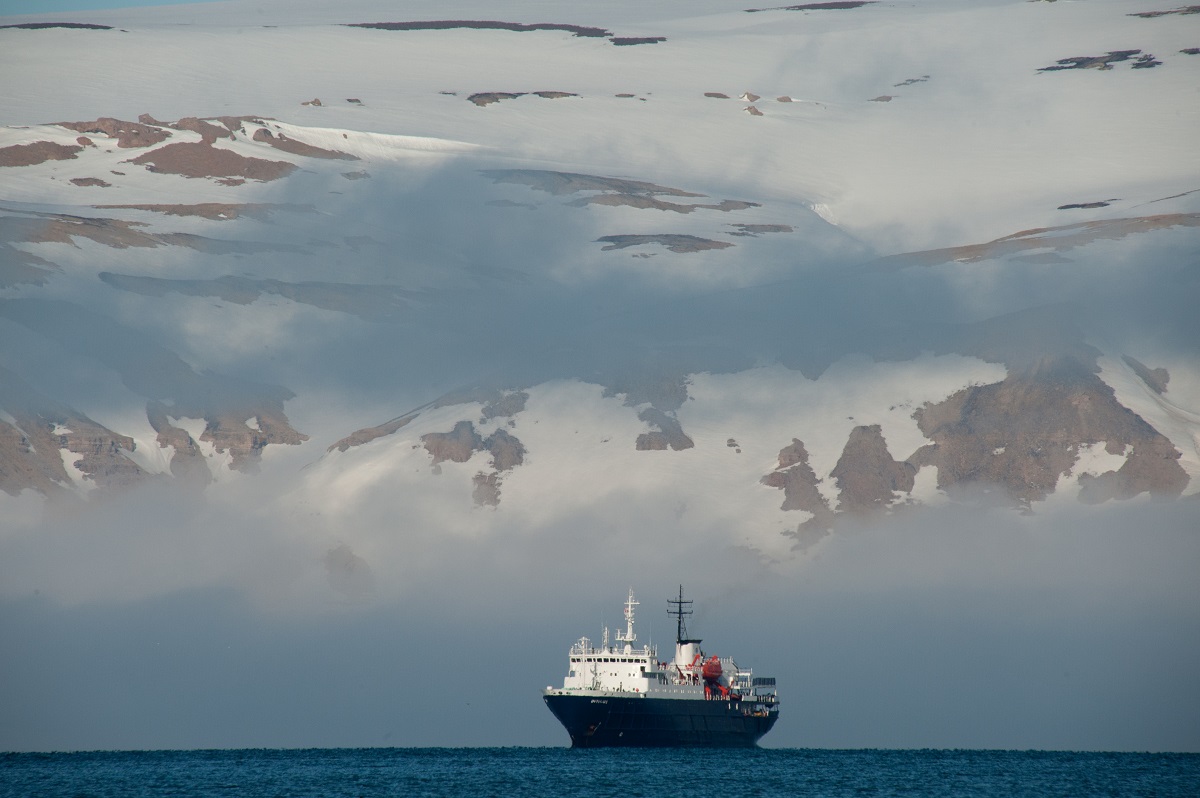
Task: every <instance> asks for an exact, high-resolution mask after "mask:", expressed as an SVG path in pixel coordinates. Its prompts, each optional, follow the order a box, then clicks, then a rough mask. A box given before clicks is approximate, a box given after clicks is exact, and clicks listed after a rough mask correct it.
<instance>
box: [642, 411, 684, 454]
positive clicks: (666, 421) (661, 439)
mask: <svg viewBox="0 0 1200 798" xmlns="http://www.w3.org/2000/svg"><path fill="white" fill-rule="evenodd" d="M638 418H639V419H641V420H642V421H644V422H646V423H647V424H649V425H650V426H652V427H657V428H658V429H657V430H654V431H651V432H643V433H642V434H641V435H638V437H637V443H636V448H637V450H638V451H639V452H644V451H663V450H665V449H667V448H670V449H672V450H674V451H676V452H679V451H683V450H684V449H691V448H692V447H693V446H695V445H696V444H695V443H694V442H693V441H692V439H691V438H689V437H688V436H687V435H685V434H684V432H683V427H681V426H680V424H679V420H678V419H676V418H675V417H674V416H669V415H667V414H666V413H664V412H663V411H661V410H659V409H658V408H655V407H648V408H646V409H645V410H643V411H642V412H640V413H638Z"/></svg>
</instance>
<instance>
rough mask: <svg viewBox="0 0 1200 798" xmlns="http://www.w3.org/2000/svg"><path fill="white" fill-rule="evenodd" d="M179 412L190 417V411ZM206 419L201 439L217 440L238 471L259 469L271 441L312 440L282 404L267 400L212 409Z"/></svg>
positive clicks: (292, 443) (293, 442)
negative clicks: (295, 426)
mask: <svg viewBox="0 0 1200 798" xmlns="http://www.w3.org/2000/svg"><path fill="white" fill-rule="evenodd" d="M173 414H174V413H173ZM179 416H182V417H190V416H188V414H187V413H180V414H179ZM177 417H178V416H177ZM250 419H253V420H254V421H255V422H256V425H257V429H255V428H254V427H251V426H250V425H249V424H248V423H246V422H247V421H248V420H250ZM205 421H206V422H207V423H206V425H205V427H204V432H202V433H201V434H200V440H201V441H206V442H209V443H211V444H213V448H215V449H216V450H217V451H218V452H229V456H230V463H229V467H230V468H231V469H233V470H235V471H247V472H253V471H256V470H257V469H258V461H259V457H260V455H261V453H262V450H263V449H264V448H265V447H266V446H267V445H268V444H272V443H275V444H287V445H289V446H298V445H300V444H301V443H303V442H304V441H306V440H308V436H307V435H305V434H304V433H302V432H297V431H296V430H294V429H293V428H292V426H291V423H290V422H289V421H288V419H287V416H285V415H284V414H283V410H282V407H274V406H272V404H271V403H267V402H263V403H262V404H260V405H258V406H257V407H254V408H248V409H246V410H242V411H240V412H229V411H226V412H225V413H222V414H219V415H218V414H215V413H209V414H208V415H207V416H206V417H205Z"/></svg>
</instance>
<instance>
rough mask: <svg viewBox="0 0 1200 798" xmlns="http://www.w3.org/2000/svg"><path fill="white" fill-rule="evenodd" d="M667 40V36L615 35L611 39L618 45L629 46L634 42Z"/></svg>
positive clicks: (647, 42) (653, 42)
mask: <svg viewBox="0 0 1200 798" xmlns="http://www.w3.org/2000/svg"><path fill="white" fill-rule="evenodd" d="M666 40H667V37H666V36H613V37H612V38H611V39H609V41H610V42H612V43H613V44H615V45H616V46H617V47H628V46H629V45H632V44H658V43H659V42H665V41H666Z"/></svg>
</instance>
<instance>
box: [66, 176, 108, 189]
mask: <svg viewBox="0 0 1200 798" xmlns="http://www.w3.org/2000/svg"><path fill="white" fill-rule="evenodd" d="M71 183H72V184H74V185H76V186H95V187H96V188H109V187H111V186H112V183H109V182H108V181H106V180H101V179H100V178H98V177H72V178H71Z"/></svg>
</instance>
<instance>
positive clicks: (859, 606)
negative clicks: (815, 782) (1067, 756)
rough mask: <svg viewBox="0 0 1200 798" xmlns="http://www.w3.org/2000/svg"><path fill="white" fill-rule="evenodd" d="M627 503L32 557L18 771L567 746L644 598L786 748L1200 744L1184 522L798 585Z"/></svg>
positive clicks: (121, 538)
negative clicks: (568, 712)
mask: <svg viewBox="0 0 1200 798" xmlns="http://www.w3.org/2000/svg"><path fill="white" fill-rule="evenodd" d="M623 503H625V502H623ZM628 503H629V504H630V505H631V506H630V507H629V512H630V514H631V515H639V516H641V517H640V521H641V523H637V524H634V523H625V521H623V520H622V519H620V518H619V517H616V518H607V519H604V521H600V519H598V518H597V517H596V516H595V515H593V514H587V515H581V516H580V517H576V518H571V519H567V520H566V521H564V522H562V523H558V524H553V525H551V526H547V527H545V528H541V529H537V530H517V529H505V528H503V526H502V525H501V528H500V529H498V530H497V532H496V534H494V535H492V536H490V537H488V538H485V539H479V540H475V541H471V542H470V544H469V545H468V544H467V543H466V542H465V541H463V540H461V539H455V538H454V537H452V536H450V535H445V536H444V537H442V538H441V539H440V540H438V539H437V538H435V537H433V536H429V535H426V536H412V535H404V536H402V535H401V531H400V528H399V527H400V525H398V526H397V528H396V529H395V530H394V531H393V537H394V540H393V541H392V542H391V543H388V542H386V541H380V540H377V539H373V538H372V535H371V534H370V533H368V532H366V531H364V530H355V529H351V528H344V529H341V530H339V531H338V532H337V533H336V534H331V533H330V532H329V531H328V530H326V529H322V528H320V526H319V525H315V526H305V525H292V524H289V525H288V526H287V527H286V528H271V527H270V523H271V522H270V519H264V518H257V519H254V520H253V522H247V521H242V522H239V521H237V520H236V519H234V518H233V517H231V516H230V515H228V514H223V513H221V512H219V511H217V510H214V508H212V507H211V506H209V507H205V506H199V505H196V504H192V505H189V506H188V507H187V508H185V507H184V505H182V504H175V505H171V504H170V503H167V502H161V501H158V502H157V503H150V504H148V506H147V507H145V508H144V509H145V512H147V513H150V514H154V515H156V516H158V517H160V518H165V517H174V518H185V517H187V515H188V513H181V512H180V511H181V510H184V509H190V511H191V513H193V514H194V515H192V517H194V518H196V519H197V520H198V521H200V522H202V523H203V524H204V527H203V528H201V527H198V526H193V525H191V524H188V523H187V522H186V521H184V522H182V523H172V524H164V525H162V526H161V527H160V528H159V529H158V530H157V531H156V533H155V535H150V534H147V533H134V532H131V531H129V527H130V526H136V525H129V524H122V525H121V528H109V529H104V528H103V527H96V526H90V527H88V528H86V529H85V528H83V527H82V525H80V526H77V527H76V528H75V529H71V528H70V527H69V526H68V527H63V528H61V529H59V530H57V531H49V532H47V533H46V537H45V538H44V539H43V540H42V541H41V545H40V546H38V547H26V548H24V549H23V548H21V547H17V546H13V545H11V542H10V544H9V545H7V546H6V556H5V558H4V561H3V566H2V567H0V584H4V585H5V596H4V598H3V600H2V601H0V626H3V628H4V629H5V634H6V638H7V640H8V643H7V644H6V646H5V647H4V651H3V653H0V670H2V671H3V672H4V673H5V674H6V678H5V680H4V681H3V686H2V687H0V703H2V704H3V705H4V706H5V707H6V708H7V710H6V712H5V713H4V716H3V720H0V748H8V749H17V750H28V749H32V750H74V749H91V748H207V747H214V746H216V747H242V746H245V747H259V746H267V747H281V746H282V747H289V746H346V745H350V746H379V745H384V746H391V745H400V746H412V745H451V746H462V745H564V744H566V742H567V740H566V737H565V733H564V732H563V731H562V729H561V728H559V726H558V724H557V723H556V722H555V721H554V719H553V717H552V716H551V715H550V713H549V712H547V711H546V710H545V708H544V707H543V706H542V702H541V700H540V694H539V691H540V690H541V689H542V688H543V687H545V686H547V685H554V684H558V683H560V680H561V678H562V676H563V674H564V673H565V667H566V661H565V656H566V651H567V649H568V647H569V646H570V645H571V643H572V642H574V641H575V640H577V639H578V638H579V637H580V636H582V635H587V636H588V637H590V638H592V639H593V640H596V639H599V637H600V636H601V629H602V626H603V625H608V626H609V627H613V628H615V627H616V626H618V625H619V624H620V623H621V621H620V608H621V602H622V600H623V598H624V595H625V591H626V590H627V588H628V587H631V586H632V587H633V588H634V589H635V591H636V592H637V595H638V598H639V600H640V601H641V602H642V604H641V606H640V608H639V611H638V623H637V632H638V634H639V640H651V641H652V642H654V643H656V644H658V645H659V646H660V650H662V649H669V647H670V646H671V644H672V642H673V633H674V629H673V625H672V623H671V621H670V619H669V618H668V617H667V615H666V610H667V604H666V599H667V598H669V597H670V596H671V595H673V594H674V592H675V591H676V590H677V589H678V585H679V584H680V583H682V584H683V585H684V588H685V591H686V592H687V594H688V596H689V597H691V598H694V599H695V600H696V605H695V608H696V615H695V616H694V618H693V619H692V621H691V623H690V624H689V632H690V633H691V634H693V635H695V636H699V637H702V638H703V639H704V640H705V648H706V650H708V651H710V652H713V653H718V654H720V655H722V656H730V655H732V656H734V657H736V658H737V660H738V662H739V664H741V665H743V666H749V667H753V668H754V669H755V672H756V673H758V674H761V675H774V676H776V677H777V678H778V680H779V685H780V695H781V698H782V700H783V702H784V703H783V712H782V716H781V720H780V722H779V723H778V724H777V726H776V728H775V729H774V730H773V731H772V733H771V734H770V735H769V736H768V737H767V738H765V739H764V741H763V744H764V745H766V746H768V747H792V746H802V747H905V748H907V747H978V748H1046V749H1067V750H1079V749H1089V750H1195V749H1196V748H1197V747H1198V746H1200V739H1198V738H1197V737H1196V727H1195V724H1194V722H1193V721H1194V718H1195V717H1196V713H1197V711H1198V710H1200V689H1198V688H1197V685H1196V682H1195V679H1194V674H1195V673H1196V672H1197V668H1200V643H1198V642H1197V641H1200V634H1198V633H1200V587H1197V586H1196V584H1195V580H1192V579H1190V578H1189V577H1188V574H1189V573H1190V571H1191V569H1192V565H1193V564H1194V563H1195V562H1196V561H1197V559H1198V558H1200V542H1197V540H1196V537H1195V535H1194V523H1193V520H1194V516H1193V515H1192V513H1191V511H1190V508H1188V507H1186V506H1185V505H1184V504H1180V503H1176V504H1151V503H1145V504H1142V505H1140V506H1129V507H1124V508H1121V509H1120V510H1118V511H1115V512H1107V513H1094V514H1092V516H1091V517H1083V516H1081V514H1079V513H1075V512H1071V513H1057V512H1047V513H1044V514H1041V515H1038V516H1033V517H1026V518H1022V517H1019V516H1015V515H1013V514H1012V513H1011V512H1010V511H1007V510H987V509H983V508H980V507H979V506H966V505H964V506H950V507H946V508H941V509H935V510H918V511H913V512H911V513H909V514H907V515H904V516H902V517H900V518H898V519H896V520H894V521H893V522H892V523H889V524H879V525H872V526H863V527H859V528H854V527H850V528H846V529H845V530H839V533H838V534H836V535H834V536H832V537H830V538H826V539H825V540H824V541H822V542H821V543H819V544H818V545H817V546H815V547H812V548H810V549H808V550H807V551H806V552H804V553H802V554H801V553H798V554H797V555H796V556H795V557H794V558H790V559H787V560H785V561H782V562H773V563H772V562H764V561H762V559H761V558H760V557H758V556H756V555H754V554H753V553H751V552H748V551H744V550H739V549H736V548H730V547H729V546H728V545H727V544H723V543H721V542H720V541H719V538H718V536H717V535H716V534H715V533H713V536H712V537H711V538H706V537H705V536H704V534H703V532H702V531H701V533H700V534H694V533H692V532H690V531H689V530H684V529H681V528H679V527H677V526H672V524H671V522H670V521H669V519H668V518H665V517H662V516H661V515H660V516H655V515H654V513H653V508H650V507H646V506H639V505H638V504H637V503H636V501H632V502H628ZM1084 515H1086V514H1084ZM120 517H121V518H122V519H127V518H128V516H126V515H125V514H124V513H122V515H121V516H120ZM157 535H166V538H165V539H161V540H155V539H154V537H155V536H157ZM89 538H91V540H93V541H101V540H102V541H103V543H99V542H96V543H95V544H94V545H89V543H88V539H89ZM49 550H55V551H57V552H59V553H58V554H57V555H51V554H49V553H48V551H49Z"/></svg>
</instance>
